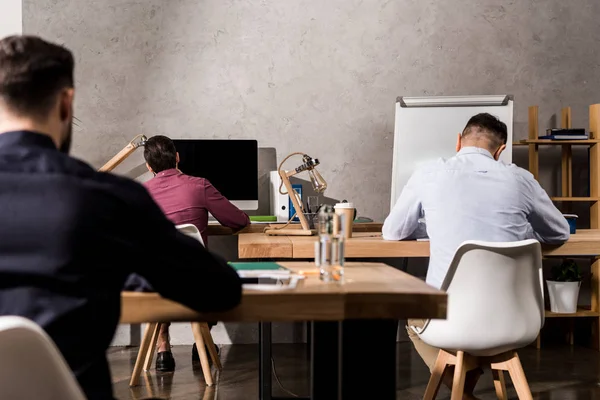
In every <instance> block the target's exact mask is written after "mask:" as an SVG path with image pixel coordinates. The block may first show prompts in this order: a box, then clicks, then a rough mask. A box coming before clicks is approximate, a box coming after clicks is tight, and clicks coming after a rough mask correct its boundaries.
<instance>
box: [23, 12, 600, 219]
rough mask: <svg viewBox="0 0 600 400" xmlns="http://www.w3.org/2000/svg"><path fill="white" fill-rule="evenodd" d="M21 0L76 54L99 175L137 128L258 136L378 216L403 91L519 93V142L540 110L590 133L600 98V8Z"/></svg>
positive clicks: (82, 137)
mask: <svg viewBox="0 0 600 400" xmlns="http://www.w3.org/2000/svg"><path fill="white" fill-rule="evenodd" d="M23 3H24V10H23V11H24V30H25V32H27V33H36V34H41V35H43V36H45V37H48V38H50V39H54V40H58V41H60V42H64V43H65V44H66V45H67V46H68V47H70V48H71V49H72V50H73V51H74V52H75V54H76V57H77V63H78V64H77V85H78V92H77V116H78V117H79V119H80V120H81V121H82V122H81V124H80V127H79V128H78V129H77V137H76V139H75V142H74V153H75V155H77V156H79V157H81V158H83V159H85V160H87V161H89V162H91V163H92V164H94V165H95V166H100V165H102V164H103V162H104V161H106V160H108V159H109V158H110V157H111V156H112V155H113V154H114V153H116V152H117V151H118V150H119V149H121V148H122V147H123V145H124V144H125V143H126V142H127V141H129V140H130V139H131V138H132V137H133V136H134V135H135V134H136V133H138V132H143V133H145V134H147V135H154V134H167V135H172V136H175V137H192V138H256V139H258V140H259V143H260V145H261V147H273V148H276V150H277V158H278V160H280V159H281V158H282V157H283V156H285V155H286V154H287V153H289V152H291V151H297V150H301V151H305V152H308V153H309V154H311V155H313V156H315V157H318V158H320V159H321V160H322V164H323V165H322V172H323V175H324V176H325V177H326V179H327V180H328V181H329V183H330V190H329V192H328V196H330V197H333V198H348V199H352V200H354V201H355V202H356V204H357V206H358V207H359V209H360V211H361V214H362V215H367V216H371V217H373V218H375V219H377V220H382V219H383V218H384V217H385V215H386V213H387V211H388V210H389V195H390V179H391V165H392V142H393V128H394V126H393V120H394V101H395V98H396V96H398V95H441V94H445V95H450V94H498V93H510V94H514V95H515V100H516V102H515V121H516V123H515V129H516V135H517V138H519V137H524V136H525V135H526V122H527V106H528V105H530V104H539V105H540V106H541V117H542V118H541V124H540V125H541V126H543V127H544V126H545V124H546V122H548V121H550V119H551V116H552V114H554V113H556V112H558V111H559V110H560V107H561V106H562V105H567V104H569V105H572V106H573V107H574V110H573V113H574V120H575V122H576V125H578V126H586V127H587V106H588V104H591V103H593V102H594V101H600V96H598V84H599V83H600V68H599V63H600V57H599V54H598V53H599V49H600V46H599V41H600V26H599V25H598V24H597V16H598V15H599V13H600V2H598V1H597V0H580V1H577V2H572V3H571V2H565V1H562V0H513V1H504V0H463V1H460V0H452V1H435V0H396V1H389V0H387V1H383V0H366V1H362V0H361V1H358V0H327V1H323V0H304V1H281V0H262V1H241V0H169V1H166V0H144V1H139V0H102V1H85V2H82V1H75V0H24V1H23ZM136 157H138V158H135V160H136V161H135V162H137V163H138V164H139V163H141V158H140V156H139V155H136ZM231 161H232V162H234V161H235V160H231Z"/></svg>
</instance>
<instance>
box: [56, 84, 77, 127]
mask: <svg viewBox="0 0 600 400" xmlns="http://www.w3.org/2000/svg"><path fill="white" fill-rule="evenodd" d="M74 97H75V89H73V88H68V89H64V90H63V91H62V92H60V99H59V102H60V103H59V112H60V120H61V122H70V121H71V120H72V118H73V99H74Z"/></svg>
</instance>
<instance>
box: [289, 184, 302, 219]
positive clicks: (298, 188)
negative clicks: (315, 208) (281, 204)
mask: <svg viewBox="0 0 600 400" xmlns="http://www.w3.org/2000/svg"><path fill="white" fill-rule="evenodd" d="M292 189H294V190H295V191H296V192H298V194H299V195H300V203H302V185H300V184H293V185H292ZM293 195H294V194H291V195H290V196H293ZM288 202H289V207H288V209H289V210H290V215H289V217H288V218H292V215H294V214H295V213H296V209H295V207H294V203H292V199H291V198H290V199H288ZM292 221H294V222H300V218H298V217H297V216H296V217H294V219H293V220H292Z"/></svg>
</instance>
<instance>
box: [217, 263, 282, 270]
mask: <svg viewBox="0 0 600 400" xmlns="http://www.w3.org/2000/svg"><path fill="white" fill-rule="evenodd" d="M228 264H229V265H231V266H232V267H233V269H235V270H236V271H288V269H287V268H285V267H282V266H281V265H279V264H277V263H275V262H229V263H228Z"/></svg>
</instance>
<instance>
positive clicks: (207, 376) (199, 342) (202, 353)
mask: <svg viewBox="0 0 600 400" xmlns="http://www.w3.org/2000/svg"><path fill="white" fill-rule="evenodd" d="M192 332H193V333H194V340H195V341H196V348H197V349H198V356H199V357H200V365H202V374H204V380H205V381H206V385H207V386H212V385H213V379H212V374H211V372H210V364H209V363H208V356H207V354H206V344H205V343H204V338H203V336H202V328H201V327H200V323H199V322H192Z"/></svg>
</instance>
